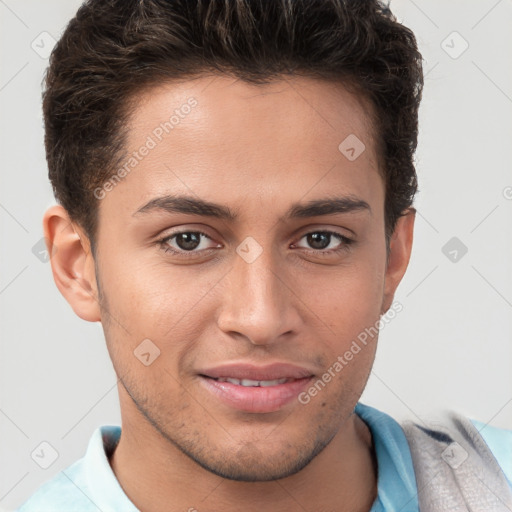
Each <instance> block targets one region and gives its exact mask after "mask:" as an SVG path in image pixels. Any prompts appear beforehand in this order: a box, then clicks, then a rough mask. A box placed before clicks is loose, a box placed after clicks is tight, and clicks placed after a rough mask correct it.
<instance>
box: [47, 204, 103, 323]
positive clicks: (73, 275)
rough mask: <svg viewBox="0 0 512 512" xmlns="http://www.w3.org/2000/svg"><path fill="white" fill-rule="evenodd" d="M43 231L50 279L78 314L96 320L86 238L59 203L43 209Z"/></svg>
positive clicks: (91, 261) (96, 304) (93, 279)
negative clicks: (51, 278)
mask: <svg viewBox="0 0 512 512" xmlns="http://www.w3.org/2000/svg"><path fill="white" fill-rule="evenodd" d="M43 231H44V237H45V240H46V247H47V249H48V254H50V255H51V258H50V263H51V266H52V273H53V279H54V281H55V284H56V285H57V288H58V289H59V291H60V293H62V295H63V296H64V298H65V299H66V300H67V301H68V302H69V304H70V306H71V307H72V308H73V311H74V312H75V313H76V314H77V315H78V316H79V317H80V318H82V319H83V320H87V321H89V322H99V321H100V320H101V316H100V306H99V302H98V289H97V282H96V273H95V268H94V259H93V257H92V253H91V251H90V242H89V239H88V238H87V236H86V235H85V234H84V232H83V231H82V230H81V229H80V228H79V227H78V226H77V225H76V224H74V223H73V222H72V221H71V219H70V217H69V215H68V213H67V211H66V210H65V209H64V208H63V207H62V206H60V205H56V206H52V207H50V208H49V209H48V210H47V211H46V212H45V214H44V217H43Z"/></svg>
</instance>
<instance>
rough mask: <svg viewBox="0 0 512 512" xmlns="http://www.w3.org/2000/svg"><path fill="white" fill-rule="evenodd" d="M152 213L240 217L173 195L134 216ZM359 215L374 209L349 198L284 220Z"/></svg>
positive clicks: (319, 203) (312, 205)
mask: <svg viewBox="0 0 512 512" xmlns="http://www.w3.org/2000/svg"><path fill="white" fill-rule="evenodd" d="M152 211H164V212H167V213H184V214H190V215H198V216H203V217H213V218H217V219H224V220H229V221H235V220H236V219H237V218H238V214H237V213H236V212H234V211H232V210H231V209H230V208H228V207H226V206H223V205H220V204H216V203H212V202H210V201H205V200H203V199H197V198H195V197H190V196H171V195H167V196H162V197H156V198H154V199H151V200H150V201H149V202H148V203H146V204H145V205H144V206H142V207H141V208H139V209H138V210H137V211H136V212H135V213H134V214H133V216H135V215H139V214H142V213H150V212H152ZM357 211H367V212H369V213H370V214H371V213H372V209H371V208H370V205H369V204H368V203H367V202H366V201H364V200H362V199H360V198H357V197H355V196H352V195H349V196H343V197H335V198H325V199H315V200H312V201H309V202H307V203H304V204H302V203H295V204H293V205H292V206H291V207H290V208H289V210H288V211H287V212H286V213H285V215H284V219H285V220H289V219H303V218H307V217H318V216H322V215H335V214H339V213H351V212H357Z"/></svg>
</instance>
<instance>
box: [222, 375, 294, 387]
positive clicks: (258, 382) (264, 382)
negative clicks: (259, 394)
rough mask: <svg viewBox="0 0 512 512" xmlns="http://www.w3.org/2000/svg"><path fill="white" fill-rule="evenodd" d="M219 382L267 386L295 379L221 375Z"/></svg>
mask: <svg viewBox="0 0 512 512" xmlns="http://www.w3.org/2000/svg"><path fill="white" fill-rule="evenodd" d="M216 380H218V381H219V382H229V383H231V384H236V385H237V386H246V387H257V386H259V387H266V386H277V385H278V384H284V383H285V382H288V381H289V380H294V379H287V378H286V377H285V378H284V379H275V380H251V379H241V380H240V379H232V378H230V377H226V378H224V377H220V378H218V379H216Z"/></svg>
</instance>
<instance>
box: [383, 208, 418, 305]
mask: <svg viewBox="0 0 512 512" xmlns="http://www.w3.org/2000/svg"><path fill="white" fill-rule="evenodd" d="M415 218H416V209H415V208H413V207H410V208H408V209H407V213H405V214H404V215H402V216H401V217H400V218H399V219H398V221H397V223H396V226H395V231H394V232H393V235H392V237H391V241H390V249H389V258H388V264H387V267H386V273H385V284H384V296H383V302H382V311H381V314H384V313H386V311H387V310H388V309H389V308H390V307H391V304H392V302H393V298H394V296H395V291H396V289H397V288H398V285H399V284H400V281H401V280H402V278H403V276H404V274H405V271H406V270H407V266H408V265H409V259H410V257H411V251H412V242H413V232H414V220H415Z"/></svg>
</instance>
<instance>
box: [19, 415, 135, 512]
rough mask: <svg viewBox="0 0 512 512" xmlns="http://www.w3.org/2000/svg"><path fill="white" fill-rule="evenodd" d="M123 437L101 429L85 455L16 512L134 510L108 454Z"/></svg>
mask: <svg viewBox="0 0 512 512" xmlns="http://www.w3.org/2000/svg"><path fill="white" fill-rule="evenodd" d="M120 434H121V428H120V427H119V426H110V425H104V426H102V427H98V428H97V429H96V430H95V431H94V433H93V434H92V436H91V438H90V440H89V444H88V447H87V450H86V453H85V455H84V456H83V457H82V458H81V459H79V460H77V461H76V462H74V463H73V464H71V465H70V466H68V467H67V468H66V469H63V470H62V471H60V472H59V473H57V475H55V476H54V477H53V478H52V479H51V480H49V481H47V482H45V483H44V484H42V485H41V486H40V487H39V488H38V489H37V490H36V492H35V493H34V494H33V495H32V496H31V497H30V498H29V499H28V500H27V501H25V502H24V503H23V504H22V505H21V507H19V508H18V509H17V511H16V512H70V511H73V512H93V511H94V512H98V510H107V509H108V510H119V511H121V510H135V509H134V507H133V506H132V504H131V503H130V502H129V500H128V499H127V498H126V496H125V495H124V493H123V492H122V490H121V488H120V486H119V483H118V482H117V480H116V478H115V475H114V473H113V472H112V469H111V468H110V465H109V461H108V454H109V453H110V452H111V451H112V450H113V449H114V447H115V446H116V443H117V442H118V440H119V437H120ZM111 505H112V506H111ZM117 505H119V506H117Z"/></svg>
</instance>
